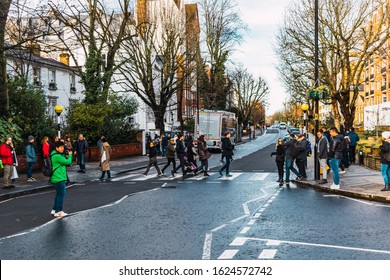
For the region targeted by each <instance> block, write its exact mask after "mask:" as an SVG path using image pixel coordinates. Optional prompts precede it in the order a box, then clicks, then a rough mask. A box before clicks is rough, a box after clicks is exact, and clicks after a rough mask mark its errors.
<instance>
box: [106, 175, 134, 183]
mask: <svg viewBox="0 0 390 280" xmlns="http://www.w3.org/2000/svg"><path fill="white" fill-rule="evenodd" d="M139 175H140V174H130V175H126V176H121V177H115V178H113V179H112V180H111V181H114V182H116V181H120V180H124V179H128V178H132V177H136V176H139Z"/></svg>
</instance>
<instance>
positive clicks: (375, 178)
mask: <svg viewBox="0 0 390 280" xmlns="http://www.w3.org/2000/svg"><path fill="white" fill-rule="evenodd" d="M282 132H283V131H282ZM249 141H250V140H249V139H248V138H244V139H243V142H241V143H240V144H245V143H247V142H249ZM310 141H311V143H312V144H313V148H314V136H313V135H310ZM147 163H148V158H147V157H145V156H134V157H127V158H123V159H118V160H112V161H111V169H112V171H111V172H112V176H113V177H114V176H117V175H119V174H122V173H126V172H130V171H136V170H142V169H145V168H146V166H147ZM165 163H166V160H165V158H159V165H164V164H165ZM77 170H78V166H77V165H76V164H74V165H73V166H71V167H69V169H68V171H69V172H68V173H69V177H70V179H71V181H76V184H77V183H80V184H82V183H85V182H88V181H92V180H96V179H97V178H99V176H100V174H101V171H100V170H99V169H98V163H97V162H90V163H87V172H86V173H85V174H82V173H77ZM307 175H308V179H307V180H306V181H297V182H295V183H296V185H297V186H299V187H302V188H312V189H315V190H318V191H321V192H328V193H332V194H335V195H341V196H347V197H352V198H358V199H366V200H371V201H377V202H384V203H390V192H382V191H381V189H382V188H383V187H384V182H383V178H382V176H381V173H380V172H379V171H375V170H371V169H369V168H366V167H364V166H360V165H352V166H350V167H349V168H348V169H347V172H346V173H345V174H341V175H340V178H341V179H340V187H341V189H340V190H331V189H330V185H331V184H332V173H331V172H330V173H329V174H328V182H329V183H328V184H325V185H320V184H318V183H317V182H316V181H315V180H314V157H313V156H312V157H309V158H308V170H307ZM33 176H34V177H35V178H36V179H37V181H36V182H27V181H26V179H27V178H26V175H25V174H19V180H18V182H17V183H16V184H15V185H16V187H15V188H13V189H3V188H0V201H3V200H7V199H10V198H13V197H18V196H22V195H26V194H30V193H34V192H40V191H45V190H47V189H50V188H52V186H51V185H50V184H49V182H48V178H47V177H45V176H43V175H42V173H41V172H39V171H36V172H34V174H33Z"/></svg>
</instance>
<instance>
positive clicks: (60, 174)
mask: <svg viewBox="0 0 390 280" xmlns="http://www.w3.org/2000/svg"><path fill="white" fill-rule="evenodd" d="M64 145H65V144H64V142H62V141H58V142H56V149H55V150H54V151H53V152H52V153H51V155H50V156H51V162H52V176H51V178H50V180H51V182H52V183H53V184H54V187H55V188H56V196H55V198H54V206H53V209H52V211H51V214H52V215H54V216H55V217H58V218H62V217H64V216H66V215H67V214H66V213H65V212H64V211H62V206H63V204H64V199H65V196H66V181H67V174H66V167H67V166H70V165H71V164H72V152H71V151H69V156H68V158H66V157H65V155H64Z"/></svg>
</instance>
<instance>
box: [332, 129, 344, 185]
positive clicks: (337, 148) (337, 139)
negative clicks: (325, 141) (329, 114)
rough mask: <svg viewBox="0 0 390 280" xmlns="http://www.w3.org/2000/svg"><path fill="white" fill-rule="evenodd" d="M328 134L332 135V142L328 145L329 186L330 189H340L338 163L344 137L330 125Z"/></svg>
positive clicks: (341, 153)
mask: <svg viewBox="0 0 390 280" xmlns="http://www.w3.org/2000/svg"><path fill="white" fill-rule="evenodd" d="M329 131H330V135H331V136H332V142H331V143H330V147H329V157H330V161H329V163H330V168H331V169H332V172H333V184H332V185H331V186H330V188H331V189H334V190H338V189H340V173H339V165H340V162H341V159H342V158H343V147H342V146H343V141H344V137H343V136H342V135H341V134H339V131H338V130H337V128H335V127H332V128H331V129H330V130H329Z"/></svg>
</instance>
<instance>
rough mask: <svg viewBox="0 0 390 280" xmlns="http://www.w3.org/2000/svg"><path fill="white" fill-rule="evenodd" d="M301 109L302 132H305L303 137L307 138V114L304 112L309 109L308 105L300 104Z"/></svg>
mask: <svg viewBox="0 0 390 280" xmlns="http://www.w3.org/2000/svg"><path fill="white" fill-rule="evenodd" d="M301 109H302V111H303V133H304V134H305V137H306V138H307V121H306V119H307V116H306V112H307V110H309V105H308V104H306V103H305V104H302V106H301Z"/></svg>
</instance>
